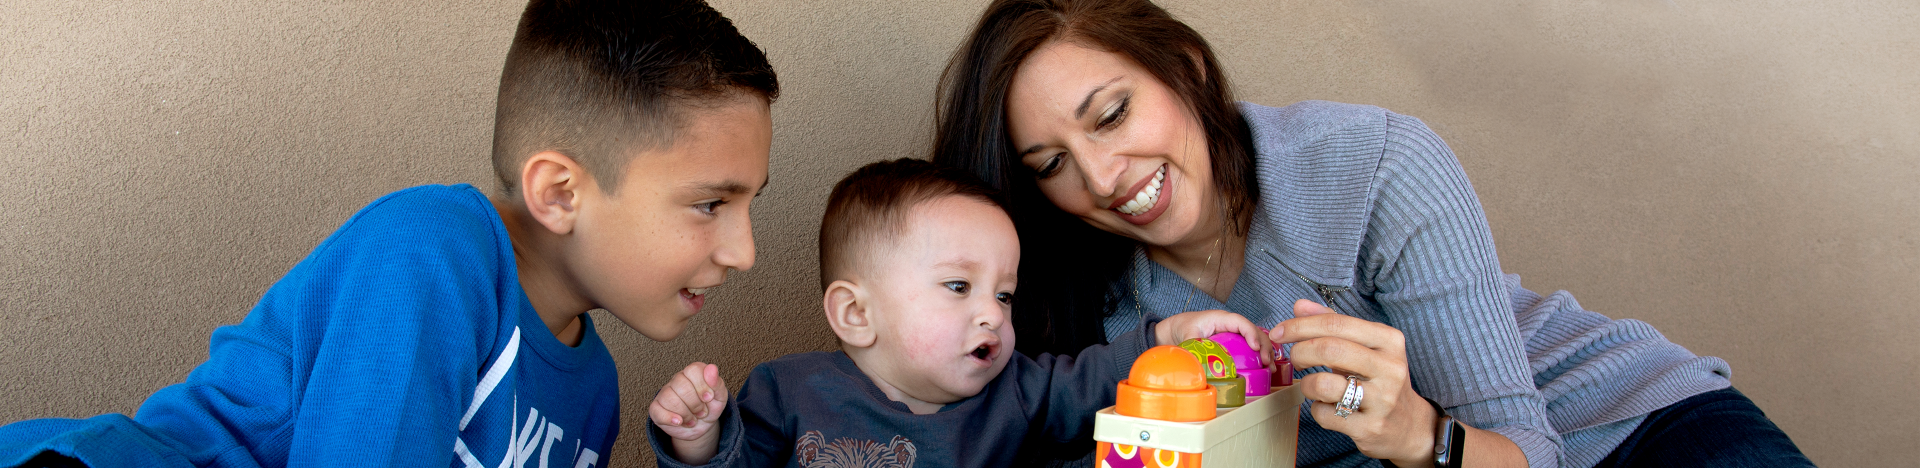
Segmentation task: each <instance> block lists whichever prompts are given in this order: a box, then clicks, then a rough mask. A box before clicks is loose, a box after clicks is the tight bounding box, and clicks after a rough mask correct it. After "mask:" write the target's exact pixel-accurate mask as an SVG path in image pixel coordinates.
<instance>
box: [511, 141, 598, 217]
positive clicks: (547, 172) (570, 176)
mask: <svg viewBox="0 0 1920 468" xmlns="http://www.w3.org/2000/svg"><path fill="white" fill-rule="evenodd" d="M591 185H592V181H591V180H589V178H588V177H587V172H586V171H585V170H583V169H582V168H581V167H580V163H579V162H576V161H574V160H573V158H569V157H567V155H564V154H560V153H559V152H557V151H542V152H540V153H539V154H535V155H533V156H530V157H528V158H527V162H526V163H525V164H521V165H520V189H521V190H520V197H521V201H523V202H525V203H526V204H527V213H528V214H530V215H532V216H533V219H534V220H537V221H539V222H540V225H541V226H545V227H546V228H547V230H549V231H553V233H554V234H561V235H565V234H569V233H572V232H573V223H574V220H575V219H577V218H578V217H579V214H580V205H579V203H580V198H581V197H580V196H581V195H583V194H584V192H583V190H586V189H587V188H588V187H590V186H591Z"/></svg>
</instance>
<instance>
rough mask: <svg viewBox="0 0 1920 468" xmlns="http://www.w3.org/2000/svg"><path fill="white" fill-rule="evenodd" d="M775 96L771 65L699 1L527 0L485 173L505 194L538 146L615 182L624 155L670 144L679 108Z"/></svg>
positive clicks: (606, 185) (611, 186)
mask: <svg viewBox="0 0 1920 468" xmlns="http://www.w3.org/2000/svg"><path fill="white" fill-rule="evenodd" d="M741 95H746V96H756V95H757V96H758V97H761V98H765V99H766V101H767V102H768V103H772V102H773V100H774V99H775V98H778V97H779V95H780V83H779V80H778V78H776V77H775V76H774V74H773V66H771V65H769V64H768V63H767V56H766V55H765V54H763V53H761V51H760V48H759V47H758V46H755V45H754V44H753V41H749V40H747V38H746V37H744V36H741V35H740V31H738V30H736V29H734V27H733V22H732V21H728V20H727V18H726V17H724V16H721V15H720V12H718V11H714V10H713V8H712V7H710V6H707V4H706V2H704V1H700V0H669V1H645V2H629V1H617V0H533V1H532V2H530V3H528V4H527V10H526V12H524V13H522V14H521V16H520V27H519V29H518V30H517V31H516V32H515V33H514V35H513V45H512V46H510V48H509V49H508V50H507V63H506V67H505V69H504V70H503V71H502V72H501V74H500V96H499V100H498V101H497V103H496V107H495V113H494V129H493V170H494V173H495V175H497V176H498V177H499V178H500V187H501V189H502V190H503V191H504V192H506V193H509V194H511V193H514V192H515V190H516V189H517V187H516V186H517V185H519V183H520V165H521V164H524V163H525V162H526V159H527V158H528V157H529V156H532V155H534V154H536V153H539V152H542V151H558V152H560V153H561V154H565V155H567V157H569V158H573V160H574V161H576V162H578V163H580V165H581V166H583V167H584V168H585V169H586V170H587V172H588V173H589V174H591V175H592V176H593V177H594V179H595V180H597V181H598V182H599V184H600V186H601V187H602V189H603V190H607V191H609V192H611V191H613V190H616V189H617V188H618V187H619V184H620V176H621V175H622V174H624V171H625V169H626V166H627V163H628V162H629V161H628V160H629V159H631V157H632V155H634V154H635V153H638V152H641V151H646V150H649V149H654V148H663V147H670V146H671V145H672V144H673V139H674V136H675V135H676V133H678V131H679V129H680V128H681V127H682V126H684V123H685V122H684V121H685V119H686V116H685V115H682V113H681V112H679V111H681V110H682V109H681V107H684V106H685V105H690V104H699V103H703V102H715V101H723V100H726V99H730V98H734V97H736V96H741Z"/></svg>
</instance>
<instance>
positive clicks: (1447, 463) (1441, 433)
mask: <svg viewBox="0 0 1920 468" xmlns="http://www.w3.org/2000/svg"><path fill="white" fill-rule="evenodd" d="M1421 398H1425V399H1426V400H1427V404H1430V405H1433V412H1434V413H1435V414H1436V415H1438V416H1439V417H1438V418H1435V420H1436V422H1435V424H1434V426H1435V427H1434V431H1433V466H1434V468H1458V467H1459V466H1460V454H1461V452H1462V451H1463V450H1464V449H1466V445H1467V443H1466V442H1467V429H1466V427H1465V426H1464V425H1462V424H1460V421H1459V420H1456V419H1453V415H1450V414H1447V409H1446V408H1442V407H1440V403H1438V402H1435V401H1433V399H1432V398H1426V397H1421Z"/></svg>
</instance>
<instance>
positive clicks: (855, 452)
mask: <svg viewBox="0 0 1920 468" xmlns="http://www.w3.org/2000/svg"><path fill="white" fill-rule="evenodd" d="M918 452H919V450H916V449H914V448H913V441H911V440H907V438H906V437H901V436H898V435H896V436H893V440H892V441H889V442H887V444H886V445H880V443H879V442H874V441H871V440H856V439H835V440H834V441H833V443H832V444H828V443H827V438H826V436H823V435H821V434H820V431H807V433H806V434H802V435H801V436H800V441H799V442H797V443H794V446H793V456H794V458H796V459H798V460H799V461H800V466H803V467H806V468H913V459H914V457H915V455H916V454H917V453H918Z"/></svg>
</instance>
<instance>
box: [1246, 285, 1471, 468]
mask: <svg viewBox="0 0 1920 468" xmlns="http://www.w3.org/2000/svg"><path fill="white" fill-rule="evenodd" d="M1293 315H1294V318H1293V319H1291V320H1287V321H1284V322H1280V323H1279V324H1277V325H1274V327H1273V331H1272V332H1270V335H1269V337H1270V338H1271V339H1272V340H1273V342H1274V343H1275V344H1276V345H1278V344H1286V343H1294V345H1293V352H1292V357H1291V359H1292V360H1293V365H1294V366H1295V368H1306V367H1313V366H1326V367H1327V368H1329V369H1332V370H1333V372H1319V373H1314V374H1311V375H1308V376H1306V377H1305V378H1302V379H1300V380H1299V381H1297V382H1295V383H1294V385H1298V386H1300V391H1301V393H1303V394H1305V395H1306V397H1307V399H1308V400H1313V410H1312V411H1313V419H1314V420H1315V421H1318V422H1319V423H1320V427H1323V428H1326V429H1327V430H1331V431H1335V432H1339V433H1341V434H1346V435H1347V437H1351V438H1353V444H1354V445H1355V446H1357V447H1359V449H1360V453H1362V454H1366V456H1368V457H1372V458H1377V459H1382V460H1388V461H1391V462H1393V464H1395V465H1398V466H1432V465H1433V440H1434V439H1433V437H1434V436H1433V434H1434V423H1435V421H1437V420H1438V419H1439V415H1438V414H1436V413H1435V412H1434V411H1433V406H1431V405H1428V404H1427V401H1426V400H1425V399H1423V398H1421V397H1420V395H1419V394H1418V393H1414V391H1413V384H1412V382H1411V381H1409V380H1408V378H1407V343H1406V337H1405V336H1403V335H1401V334H1400V330H1398V329H1395V328H1393V327H1390V326H1387V325H1384V324H1379V323H1374V322H1369V321H1366V320H1361V319H1358V318H1354V317H1348V316H1345V315H1340V314H1337V313H1334V312H1333V310H1331V309H1328V308H1326V307H1325V306H1321V305H1320V304H1316V303H1314V302H1313V301H1309V300H1305V299H1301V300H1299V301H1295V302H1294V303H1293ZM1349 375H1352V376H1357V377H1359V382H1358V384H1359V385H1360V386H1361V387H1364V388H1365V392H1366V393H1365V394H1364V396H1363V398H1361V400H1360V405H1359V409H1357V410H1354V411H1353V413H1352V414H1349V415H1347V416H1346V417H1339V416H1334V404H1336V403H1338V402H1339V401H1340V398H1341V397H1342V396H1343V395H1345V394H1346V390H1347V376H1349Z"/></svg>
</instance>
